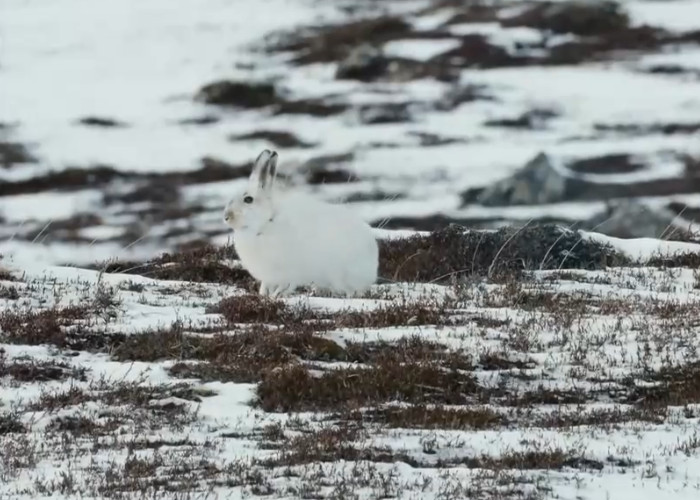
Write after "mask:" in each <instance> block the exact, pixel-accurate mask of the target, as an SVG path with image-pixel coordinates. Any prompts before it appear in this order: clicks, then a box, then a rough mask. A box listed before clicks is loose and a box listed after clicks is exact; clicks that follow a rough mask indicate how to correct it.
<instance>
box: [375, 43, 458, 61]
mask: <svg viewBox="0 0 700 500" xmlns="http://www.w3.org/2000/svg"><path fill="white" fill-rule="evenodd" d="M459 45H460V42H459V40H450V39H445V40H393V41H391V42H389V43H387V44H386V45H384V52H385V53H386V54H387V55H389V56H394V57H406V58H410V59H417V60H419V61H426V60H428V59H430V58H431V57H434V56H437V55H440V54H442V53H443V52H447V51H448V50H452V49H455V48H457V47H459Z"/></svg>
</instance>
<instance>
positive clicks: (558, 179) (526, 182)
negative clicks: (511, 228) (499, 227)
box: [477, 153, 567, 206]
mask: <svg viewBox="0 0 700 500" xmlns="http://www.w3.org/2000/svg"><path fill="white" fill-rule="evenodd" d="M566 195H567V178H566V176H564V175H563V174H562V173H560V172H559V171H558V170H557V169H556V168H555V167H554V166H553V165H552V162H551V161H550V159H549V157H548V156H547V155H546V154H544V153H540V154H538V155H537V156H536V157H535V158H534V159H532V160H531V161H530V162H528V163H527V165H525V167H523V168H522V169H521V170H519V171H517V172H516V173H515V174H513V175H512V176H511V177H508V178H506V179H503V180H501V181H499V182H497V183H495V184H494V185H493V186H490V187H487V188H485V189H484V190H483V191H482V192H481V194H480V195H479V196H478V197H477V202H478V203H481V204H482V205H486V206H508V205H539V204H544V203H556V202H560V201H564V200H565V199H566Z"/></svg>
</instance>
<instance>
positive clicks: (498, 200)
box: [462, 153, 700, 206]
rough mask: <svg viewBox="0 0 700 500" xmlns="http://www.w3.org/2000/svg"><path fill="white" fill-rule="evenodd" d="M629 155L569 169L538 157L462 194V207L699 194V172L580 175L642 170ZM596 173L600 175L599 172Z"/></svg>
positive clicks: (575, 164) (581, 163) (598, 159)
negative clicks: (634, 177) (614, 177)
mask: <svg viewBox="0 0 700 500" xmlns="http://www.w3.org/2000/svg"><path fill="white" fill-rule="evenodd" d="M635 161H636V160H635V159H634V158H632V157H630V156H629V155H607V156H602V157H594V158H588V159H584V160H577V161H576V162H572V163H571V166H572V167H574V168H573V169H572V168H568V166H565V165H562V166H560V167H555V166H554V165H553V163H552V161H551V160H550V158H549V157H548V156H547V155H546V154H544V153H540V154H538V155H537V156H536V157H535V158H534V159H532V160H531V161H529V162H528V163H527V164H526V165H525V166H524V167H523V168H522V169H520V170H518V171H517V172H515V173H514V174H513V175H511V176H510V177H507V178H505V179H502V180H500V181H498V182H496V183H495V184H493V185H491V186H487V187H485V188H483V189H482V190H481V191H479V192H475V191H474V190H469V191H466V192H464V193H463V195H462V200H463V204H464V205H468V204H471V203H478V204H481V205H484V206H510V205H543V204H547V203H559V202H564V201H592V200H609V199H616V198H635V197H640V196H666V195H672V194H680V193H695V192H698V191H700V172H696V171H694V170H692V169H688V171H687V172H686V174H685V175H684V176H681V177H669V178H666V179H655V180H649V181H630V182H626V183H622V182H605V181H601V180H599V179H595V181H594V180H591V178H590V177H586V175H583V174H580V173H579V172H581V171H586V170H588V171H591V170H593V169H595V168H597V167H600V168H603V166H605V167H606V168H607V173H619V172H623V171H625V172H632V171H637V170H640V169H642V168H643V166H642V165H640V164H639V163H634V162H635ZM596 173H603V172H602V171H601V170H600V169H599V170H598V171H597V172H596Z"/></svg>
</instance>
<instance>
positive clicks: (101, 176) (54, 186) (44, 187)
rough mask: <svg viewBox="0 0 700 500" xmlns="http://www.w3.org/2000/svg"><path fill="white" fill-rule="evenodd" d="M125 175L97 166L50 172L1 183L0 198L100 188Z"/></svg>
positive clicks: (106, 167)
mask: <svg viewBox="0 0 700 500" xmlns="http://www.w3.org/2000/svg"><path fill="white" fill-rule="evenodd" d="M124 177H125V175H124V174H123V173H121V172H118V171H117V170H115V169H114V168H112V167H109V166H105V165H96V166H94V167H92V168H67V169H65V170H61V171H59V172H48V173H46V174H43V175H41V176H37V177H32V178H30V179H26V180H21V181H16V182H2V183H0V196H8V195H15V194H26V193H39V192H42V191H50V190H62V191H73V190H76V189H84V188H86V187H88V186H90V187H100V186H103V185H105V184H107V183H108V182H111V181H113V180H116V179H120V178H124Z"/></svg>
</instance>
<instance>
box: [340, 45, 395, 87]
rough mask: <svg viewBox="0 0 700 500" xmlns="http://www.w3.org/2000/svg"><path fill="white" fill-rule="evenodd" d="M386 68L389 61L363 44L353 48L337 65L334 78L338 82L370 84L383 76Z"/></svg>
mask: <svg viewBox="0 0 700 500" xmlns="http://www.w3.org/2000/svg"><path fill="white" fill-rule="evenodd" d="M388 66H389V60H388V59H387V58H386V57H385V56H384V54H383V53H382V51H381V50H380V49H378V48H377V47H374V46H372V45H369V44H366V43H365V44H362V45H359V46H357V47H355V48H354V49H353V50H352V51H351V52H350V54H348V56H347V57H346V58H345V59H343V60H342V61H341V62H340V63H339V64H338V68H337V70H336V72H335V77H336V78H337V79H339V80H359V81H361V82H371V81H374V80H378V79H379V78H381V77H382V76H383V75H385V74H386V71H387V68H388Z"/></svg>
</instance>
